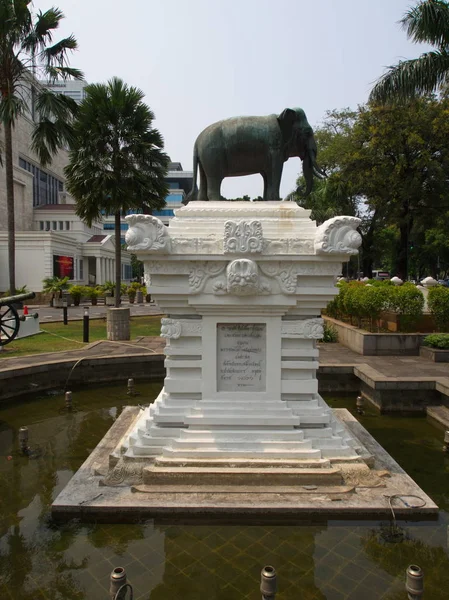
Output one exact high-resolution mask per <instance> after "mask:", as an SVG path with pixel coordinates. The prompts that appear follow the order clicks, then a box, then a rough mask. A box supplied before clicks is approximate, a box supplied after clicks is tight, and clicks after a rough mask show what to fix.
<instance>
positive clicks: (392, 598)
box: [0, 385, 449, 600]
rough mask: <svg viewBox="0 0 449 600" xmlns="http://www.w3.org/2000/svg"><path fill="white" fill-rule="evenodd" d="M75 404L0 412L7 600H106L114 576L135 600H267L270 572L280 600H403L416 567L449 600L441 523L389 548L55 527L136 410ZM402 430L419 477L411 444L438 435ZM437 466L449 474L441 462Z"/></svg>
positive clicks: (237, 529)
mask: <svg viewBox="0 0 449 600" xmlns="http://www.w3.org/2000/svg"><path fill="white" fill-rule="evenodd" d="M159 387H160V386H158V385H148V386H140V387H139V391H141V392H142V396H143V398H142V396H140V397H139V398H138V400H139V402H149V401H150V400H151V399H152V398H154V397H155V396H156V395H157V392H158V391H159ZM74 400H75V402H77V404H78V409H79V410H78V412H76V413H72V414H60V413H59V407H60V406H62V405H63V398H62V396H61V397H50V398H44V399H42V400H40V401H39V402H28V403H21V404H20V405H15V406H13V405H11V406H6V407H4V408H2V409H1V410H0V451H1V455H0V490H1V493H0V598H1V599H3V598H5V599H13V600H16V599H17V600H19V599H20V600H36V599H38V598H46V599H47V600H48V599H51V600H72V599H76V600H90V599H92V600H93V599H95V600H102V599H105V600H106V599H108V597H109V596H108V586H109V575H110V572H111V571H112V569H113V568H114V567H116V566H119V565H120V566H124V567H125V568H126V571H127V573H128V577H129V580H130V581H131V583H132V584H133V586H134V591H135V596H134V597H135V598H136V599H137V598H140V599H142V600H143V599H145V600H168V599H170V600H176V599H181V598H182V599H183V600H189V599H191V600H200V599H203V598H204V599H206V598H207V599H208V600H215V599H216V600H225V599H226V600H232V599H237V598H238V599H239V600H240V599H242V598H248V599H251V600H252V599H254V600H255V599H256V598H257V600H260V592H259V589H258V588H259V577H260V569H261V567H262V566H263V565H264V564H273V565H274V566H275V567H276V568H277V571H278V576H279V594H278V596H277V598H279V600H297V599H299V598H301V599H316V600H324V599H332V600H339V599H343V598H348V599H350V600H353V599H356V598H357V599H358V600H360V598H363V600H370V599H371V598H373V599H374V598H375V599H376V600H377V599H378V598H386V599H388V600H399V599H403V598H404V597H405V593H404V572H405V568H406V567H407V566H408V564H410V563H416V564H419V565H420V566H421V567H422V568H423V569H424V572H425V586H426V591H425V596H426V597H427V596H428V597H429V598H432V599H433V600H443V598H446V597H447V592H446V590H447V589H448V588H449V559H448V552H447V535H448V533H447V532H448V529H447V527H448V521H447V515H446V513H444V512H441V514H440V519H439V522H437V523H435V522H431V523H404V522H399V524H398V525H399V527H400V528H401V536H398V539H399V538H400V539H401V540H402V541H401V542H400V543H393V542H394V540H393V539H392V538H391V537H390V538H389V537H388V532H389V528H390V524H389V523H373V522H369V523H355V522H329V523H327V524H317V525H302V526H286V525H282V526H275V525H269V526H258V525H251V526H245V525H235V524H234V525H218V524H199V523H195V524H177V525H174V524H167V522H166V521H149V522H146V523H142V524H135V525H100V524H89V525H86V524H82V523H79V522H76V521H74V522H71V523H69V524H65V525H60V524H56V523H54V522H53V521H52V520H51V518H50V513H49V506H50V505H51V502H52V500H53V499H54V498H55V497H56V496H57V495H58V493H59V492H60V490H61V489H62V488H63V487H64V486H65V484H66V483H67V481H68V480H69V479H70V477H71V475H72V473H73V472H74V471H75V470H76V469H77V468H78V467H79V465H80V464H81V463H82V462H83V461H84V460H85V458H86V457H87V456H88V454H89V452H90V451H91V450H92V449H93V448H94V447H95V445H96V444H97V443H98V441H99V440H100V439H101V437H102V436H103V435H104V433H105V432H106V431H107V430H108V428H109V427H110V426H111V424H112V423H113V421H114V419H115V418H116V416H118V415H119V414H120V412H121V410H122V407H123V406H124V405H126V404H128V403H130V402H132V401H133V399H130V398H128V397H127V396H126V387H125V386H123V389H121V390H120V389H119V390H117V388H111V389H104V388H103V389H101V390H100V391H93V392H89V393H87V394H82V395H81V394H74ZM134 401H135V403H137V399H134ZM365 418H367V419H369V418H370V416H369V415H367V416H366V417H365ZM376 418H377V417H376ZM382 419H383V420H382V421H379V423H378V425H376V426H378V427H379V428H380V426H381V425H382V427H383V430H384V431H387V430H388V428H389V427H390V420H389V419H388V418H386V417H383V418H382ZM372 420H373V421H374V420H375V417H374V416H373V417H372ZM376 423H377V421H376ZM401 423H402V424H401V428H402V430H401V431H402V432H401V436H400V437H401V440H402V444H403V445H404V447H405V448H406V456H403V457H402V459H403V460H405V461H406V462H407V461H408V462H410V463H415V467H416V468H417V470H418V471H419V470H420V468H421V465H422V463H420V460H421V457H420V452H421V450H420V448H421V446H420V445H419V444H415V443H414V442H413V443H412V442H411V441H410V440H412V441H413V440H415V439H421V440H425V441H426V444H427V445H426V446H425V447H426V448H431V449H433V448H434V447H436V446H437V444H440V442H439V441H438V439H439V435H440V434H439V432H437V431H435V430H432V429H430V430H428V429H425V428H423V423H422V422H418V421H416V420H414V423H415V424H416V426H415V425H413V427H414V429H413V428H412V427H411V426H410V425H409V426H408V429H407V427H405V425H404V422H401ZM24 424H26V425H27V426H28V427H29V431H30V444H31V446H32V447H33V446H34V447H39V448H40V450H41V451H42V452H41V455H40V456H39V457H37V458H34V459H28V458H26V457H23V456H20V454H19V453H18V446H17V439H16V434H15V432H17V430H18V428H19V427H20V426H21V425H24ZM391 427H393V426H392V425H391ZM425 427H427V425H426V426H425ZM407 432H408V433H407ZM432 432H433V433H432ZM440 445H441V444H440ZM410 448H411V450H410ZM432 451H433V450H432ZM440 462H441V465H440V467H441V468H442V469H444V459H443V458H441V460H440ZM433 475H434V477H433V479H434V480H435V479H436V477H435V472H434V473H433ZM425 478H426V483H428V485H431V483H429V482H431V478H430V477H429V476H428V475H427V474H426V475H425ZM446 484H447V481H446ZM433 485H434V486H436V487H435V489H431V488H429V487H427V489H426V491H427V492H429V493H430V494H431V495H435V493H436V494H440V495H441V496H442V497H443V496H444V494H443V493H442V490H440V487H441V482H439V483H438V484H436V483H435V481H434V483H433ZM434 492H435V493H434Z"/></svg>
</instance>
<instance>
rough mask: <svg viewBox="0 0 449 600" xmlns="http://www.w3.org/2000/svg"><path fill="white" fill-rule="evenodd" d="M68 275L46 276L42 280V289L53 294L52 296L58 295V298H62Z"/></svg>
mask: <svg viewBox="0 0 449 600" xmlns="http://www.w3.org/2000/svg"><path fill="white" fill-rule="evenodd" d="M68 281H69V278H68V277H56V276H54V277H46V278H45V279H43V280H42V283H43V284H44V287H43V291H44V292H45V293H46V294H53V298H54V297H55V296H56V295H58V296H59V298H62V292H63V290H65V289H67V287H68Z"/></svg>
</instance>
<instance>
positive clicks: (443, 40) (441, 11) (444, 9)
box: [400, 0, 449, 49]
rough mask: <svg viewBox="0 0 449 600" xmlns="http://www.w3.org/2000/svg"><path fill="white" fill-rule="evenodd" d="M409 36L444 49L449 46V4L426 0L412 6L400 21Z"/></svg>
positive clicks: (413, 39)
mask: <svg viewBox="0 0 449 600" xmlns="http://www.w3.org/2000/svg"><path fill="white" fill-rule="evenodd" d="M400 23H401V25H402V27H403V29H405V31H406V32H407V37H409V38H410V39H411V40H412V41H414V42H417V43H427V44H431V45H432V46H436V47H437V48H439V49H444V48H447V47H448V46H449V4H448V2H446V1H443V0H426V1H424V2H420V3H419V4H417V5H416V6H414V7H413V8H410V9H409V10H408V11H407V12H406V14H405V15H404V17H403V18H402V19H401V21H400Z"/></svg>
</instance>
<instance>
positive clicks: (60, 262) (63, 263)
mask: <svg viewBox="0 0 449 600" xmlns="http://www.w3.org/2000/svg"><path fill="white" fill-rule="evenodd" d="M53 275H55V277H68V278H69V279H74V272H73V257H72V256H58V255H57V254H53Z"/></svg>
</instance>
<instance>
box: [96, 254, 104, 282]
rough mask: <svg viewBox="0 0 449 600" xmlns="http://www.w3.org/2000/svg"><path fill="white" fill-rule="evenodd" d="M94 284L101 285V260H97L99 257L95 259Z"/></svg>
mask: <svg viewBox="0 0 449 600" xmlns="http://www.w3.org/2000/svg"><path fill="white" fill-rule="evenodd" d="M95 283H96V284H97V285H101V284H102V283H103V277H102V272H101V258H99V257H97V259H96V275H95Z"/></svg>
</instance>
